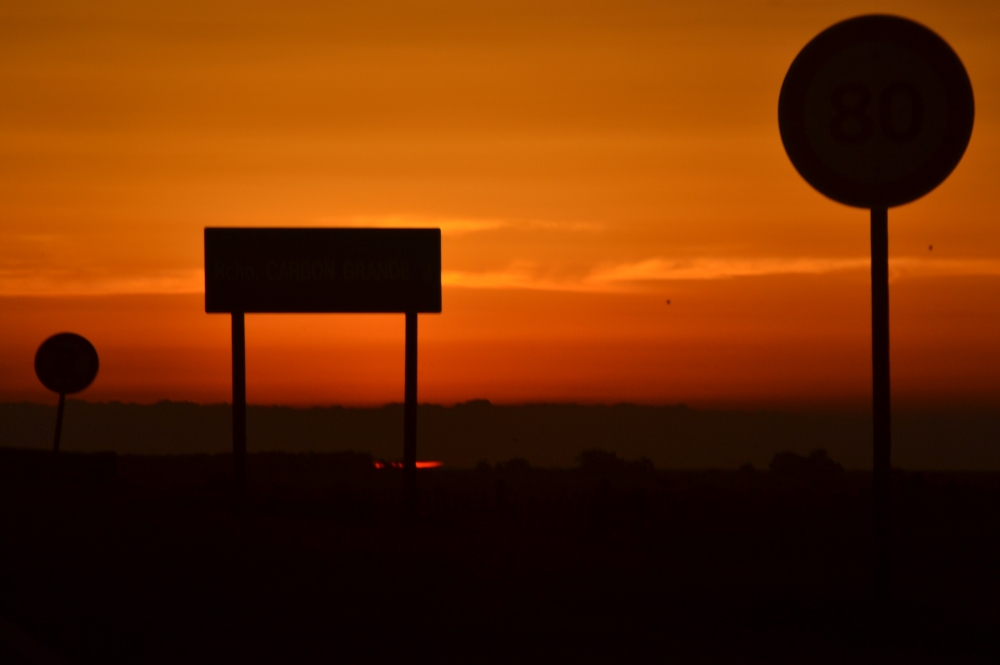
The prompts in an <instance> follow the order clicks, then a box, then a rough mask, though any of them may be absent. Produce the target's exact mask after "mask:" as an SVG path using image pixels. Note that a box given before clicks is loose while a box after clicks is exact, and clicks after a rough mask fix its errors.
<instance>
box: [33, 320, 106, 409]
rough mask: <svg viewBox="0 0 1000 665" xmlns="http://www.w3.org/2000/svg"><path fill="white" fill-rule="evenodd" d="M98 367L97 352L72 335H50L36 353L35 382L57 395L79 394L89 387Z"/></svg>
mask: <svg viewBox="0 0 1000 665" xmlns="http://www.w3.org/2000/svg"><path fill="white" fill-rule="evenodd" d="M98 367H99V362H98V359H97V349H95V348H94V345H93V344H91V343H90V342H88V341H87V339H86V338H84V337H81V336H80V335H77V334H75V333H59V334H58V335H53V336H52V337H49V338H48V339H47V340H45V341H44V342H42V345H41V346H40V347H38V351H37V352H36V353H35V374H37V375H38V380H39V381H41V382H42V385H44V386H45V387H46V388H48V389H49V390H51V391H53V392H57V393H59V394H60V395H71V394H73V393H78V392H80V391H81V390H83V389H84V388H86V387H87V386H89V385H90V384H91V383H92V382H93V381H94V378H95V377H96V376H97V369H98Z"/></svg>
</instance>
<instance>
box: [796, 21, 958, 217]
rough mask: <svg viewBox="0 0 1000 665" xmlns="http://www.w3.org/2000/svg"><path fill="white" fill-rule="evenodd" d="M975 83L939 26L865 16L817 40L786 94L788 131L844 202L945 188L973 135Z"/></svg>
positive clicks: (811, 178) (896, 201) (899, 199)
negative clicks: (936, 28) (933, 28)
mask: <svg viewBox="0 0 1000 665" xmlns="http://www.w3.org/2000/svg"><path fill="white" fill-rule="evenodd" d="M973 115H974V102H973V97H972V85H971V83H970V82H969V76H968V74H966V72H965V68H964V67H963V66H962V62H961V60H959V59H958V56H957V55H955V52H954V51H953V50H952V49H951V47H950V46H948V44H947V43H946V42H945V41H944V40H943V39H941V38H940V37H938V36H937V35H936V34H935V33H933V32H932V31H930V30H929V29H927V28H925V27H924V26H922V25H920V24H919V23H914V22H913V21H910V20H907V19H903V18H899V17H896V16H881V15H872V16H860V17H858V18H853V19H849V20H847V21H843V22H842V23H838V24H836V25H834V26H832V27H830V28H828V29H827V30H824V31H823V32H822V33H820V34H819V35H818V36H817V37H816V38H815V39H813V40H812V41H811V42H809V43H808V44H807V45H806V47H805V48H803V49H802V51H801V52H800V53H799V55H798V56H797V57H796V58H795V60H794V62H792V66H791V67H790V68H789V70H788V74H787V75H786V76H785V81H784V83H783V85H782V87H781V96H780V97H779V100H778V124H779V127H780V130H781V140H782V142H783V143H784V145H785V150H786V151H787V153H788V156H789V158H790V159H791V160H792V164H794V165H795V168H796V169H797V170H798V172H799V173H800V174H801V175H802V177H803V178H805V179H806V181H807V182H809V184H811V185H812V186H813V187H815V188H816V189H817V190H819V191H820V192H821V193H823V194H825V195H826V196H828V197H830V198H831V199H833V200H835V201H839V202H841V203H846V204H847V205H851V206H857V207H861V208H890V207H892V206H898V205H902V204H904V203H908V202H910V201H913V200H915V199H918V198H920V197H921V196H923V195H924V194H926V193H928V192H929V191H931V190H932V189H934V188H935V187H937V186H938V185H939V184H940V183H941V182H942V181H943V180H944V179H945V178H947V177H948V174H950V173H951V171H952V170H953V169H954V168H955V166H956V165H957V164H958V162H959V160H961V158H962V155H963V153H964V152H965V148H966V146H967V145H968V143H969V137H970V136H971V134H972V121H973Z"/></svg>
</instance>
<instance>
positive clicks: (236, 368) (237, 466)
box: [232, 312, 247, 504]
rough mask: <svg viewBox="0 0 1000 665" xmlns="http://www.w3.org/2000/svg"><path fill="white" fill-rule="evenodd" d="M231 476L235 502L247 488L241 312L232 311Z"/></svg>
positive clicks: (245, 358) (243, 347) (245, 412)
mask: <svg viewBox="0 0 1000 665" xmlns="http://www.w3.org/2000/svg"><path fill="white" fill-rule="evenodd" d="M232 317H233V479H234V481H235V485H234V489H235V493H236V502H237V504H242V503H243V500H244V499H245V498H246V488H247V354H246V334H245V330H244V324H243V312H233V313H232Z"/></svg>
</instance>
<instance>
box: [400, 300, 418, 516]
mask: <svg viewBox="0 0 1000 665" xmlns="http://www.w3.org/2000/svg"><path fill="white" fill-rule="evenodd" d="M405 364H406V380H405V390H404V394H405V401H404V406H403V493H404V500H405V502H406V504H407V506H408V507H410V508H412V507H414V506H415V505H416V498H417V497H416V493H417V313H416V312H407V313H406V363H405Z"/></svg>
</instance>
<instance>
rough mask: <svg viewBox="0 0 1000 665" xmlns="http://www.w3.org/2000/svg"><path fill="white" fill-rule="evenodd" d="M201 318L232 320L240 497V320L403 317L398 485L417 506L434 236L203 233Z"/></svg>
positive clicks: (435, 277) (436, 304)
mask: <svg viewBox="0 0 1000 665" xmlns="http://www.w3.org/2000/svg"><path fill="white" fill-rule="evenodd" d="M205 311H206V312H209V313H228V314H230V316H231V317H232V351H233V472H234V477H235V481H236V483H235V491H236V499H237V502H242V501H243V500H244V498H245V492H246V343H245V340H246V334H245V321H244V315H245V314H249V313H295V312H297V313H306V312H311V313H320V312H342V313H348V312H352V313H365V312H367V313H400V314H405V315H406V361H405V368H404V370H405V371H404V388H405V389H404V394H405V406H404V412H403V413H404V415H403V420H404V423H403V425H404V426H403V478H404V495H405V500H406V502H407V504H408V505H410V506H412V505H413V504H414V501H415V499H416V459H417V314H418V313H422V312H427V313H431V312H433V313H439V312H440V311H441V230H440V229H325V228H298V229H288V228H285V229H275V228H206V229H205Z"/></svg>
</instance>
